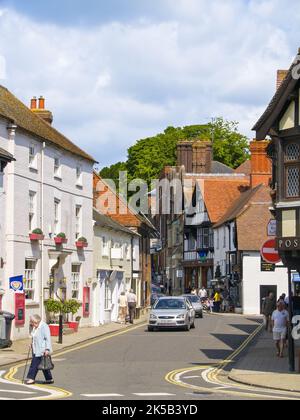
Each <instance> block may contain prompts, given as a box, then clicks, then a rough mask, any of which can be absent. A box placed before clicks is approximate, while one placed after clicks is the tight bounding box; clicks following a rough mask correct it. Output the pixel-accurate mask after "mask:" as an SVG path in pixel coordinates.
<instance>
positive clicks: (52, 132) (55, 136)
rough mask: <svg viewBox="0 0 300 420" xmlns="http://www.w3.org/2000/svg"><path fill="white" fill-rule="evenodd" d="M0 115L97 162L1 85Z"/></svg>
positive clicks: (38, 135)
mask: <svg viewBox="0 0 300 420" xmlns="http://www.w3.org/2000/svg"><path fill="white" fill-rule="evenodd" d="M0 116H2V117H4V118H6V119H8V120H10V121H11V122H12V123H14V124H16V125H17V126H18V127H20V128H22V129H23V130H26V131H27V132H29V133H30V134H32V135H34V136H36V137H38V138H40V139H41V140H42V141H48V142H50V143H52V144H54V145H56V146H58V147H60V148H62V149H64V150H67V151H68V152H71V153H74V154H75V155H77V156H80V157H82V158H84V159H87V160H89V161H92V162H96V161H95V159H94V158H92V157H91V156H90V155H89V154H87V153H86V152H84V151H83V150H82V149H80V148H79V147H78V146H76V145H75V144H74V143H72V142H71V141H70V140H69V139H67V137H65V136H64V135H63V134H61V133H60V132H59V131H57V130H56V129H55V128H53V127H52V126H51V125H50V124H48V123H47V122H46V121H44V120H43V119H42V118H40V117H39V116H38V115H36V114H35V113H33V112H32V111H31V110H30V109H29V108H28V107H27V106H26V105H24V104H23V103H22V102H21V101H20V100H19V99H17V98H16V97H15V96H14V95H13V94H12V93H11V92H10V91H9V90H8V89H6V88H5V87H3V86H1V85H0Z"/></svg>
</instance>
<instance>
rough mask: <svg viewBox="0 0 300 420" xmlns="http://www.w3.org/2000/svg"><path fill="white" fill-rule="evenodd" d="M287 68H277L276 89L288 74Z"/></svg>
mask: <svg viewBox="0 0 300 420" xmlns="http://www.w3.org/2000/svg"><path fill="white" fill-rule="evenodd" d="M288 72H289V71H288V70H277V83H276V89H277V90H278V89H279V88H280V86H281V83H282V82H283V81H284V79H285V78H286V76H287V74H288Z"/></svg>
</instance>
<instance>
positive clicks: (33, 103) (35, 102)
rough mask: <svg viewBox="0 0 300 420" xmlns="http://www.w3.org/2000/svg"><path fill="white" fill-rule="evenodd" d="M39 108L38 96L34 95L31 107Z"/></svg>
mask: <svg viewBox="0 0 300 420" xmlns="http://www.w3.org/2000/svg"><path fill="white" fill-rule="evenodd" d="M36 108H37V99H36V96H34V97H33V98H32V99H31V101H30V109H36Z"/></svg>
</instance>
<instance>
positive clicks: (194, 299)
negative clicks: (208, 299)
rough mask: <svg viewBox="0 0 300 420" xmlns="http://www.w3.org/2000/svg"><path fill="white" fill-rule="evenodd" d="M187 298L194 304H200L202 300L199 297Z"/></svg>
mask: <svg viewBox="0 0 300 420" xmlns="http://www.w3.org/2000/svg"><path fill="white" fill-rule="evenodd" d="M187 298H188V300H189V301H190V302H192V303H199V302H200V298H199V297H198V296H188V297H187Z"/></svg>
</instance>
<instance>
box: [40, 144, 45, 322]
mask: <svg viewBox="0 0 300 420" xmlns="http://www.w3.org/2000/svg"><path fill="white" fill-rule="evenodd" d="M45 149H46V143H45V142H43V146H42V162H41V174H42V183H41V194H40V226H41V229H42V231H43V234H45V229H44V158H45ZM44 243H45V242H44V240H42V243H41V291H40V302H41V318H42V319H44V284H45V283H44V262H45V259H44Z"/></svg>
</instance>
